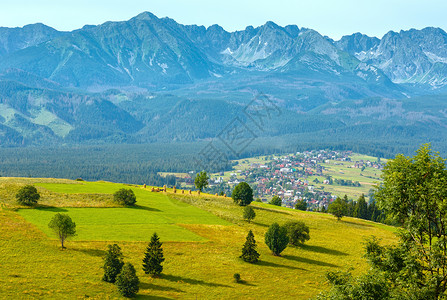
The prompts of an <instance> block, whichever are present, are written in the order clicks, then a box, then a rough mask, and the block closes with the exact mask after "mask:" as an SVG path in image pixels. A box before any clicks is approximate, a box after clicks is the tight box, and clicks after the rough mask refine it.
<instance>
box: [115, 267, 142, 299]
mask: <svg viewBox="0 0 447 300" xmlns="http://www.w3.org/2000/svg"><path fill="white" fill-rule="evenodd" d="M115 284H116V286H117V287H118V291H119V292H120V294H121V295H122V296H124V297H127V298H132V297H135V296H136V294H137V293H138V291H139V290H140V279H138V276H137V272H136V271H135V268H134V266H133V265H132V264H131V263H126V264H125V265H124V266H123V269H122V270H121V272H120V273H119V274H118V276H117V277H116V282H115Z"/></svg>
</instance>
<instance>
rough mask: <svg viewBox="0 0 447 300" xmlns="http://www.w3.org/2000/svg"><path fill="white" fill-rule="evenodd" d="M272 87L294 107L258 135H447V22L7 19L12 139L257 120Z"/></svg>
mask: <svg viewBox="0 0 447 300" xmlns="http://www.w3.org/2000/svg"><path fill="white" fill-rule="evenodd" d="M260 92H262V93H264V94H265V95H267V96H268V97H269V99H271V100H272V101H273V102H274V103H275V105H277V107H278V108H279V109H280V110H281V111H282V115H281V117H279V118H278V119H275V120H272V121H271V122H270V123H269V124H266V125H265V128H262V130H261V131H260V132H257V133H256V134H257V135H259V136H260V137H265V138H270V137H282V136H286V135H287V136H290V135H294V136H299V137H300V138H302V139H303V141H307V140H312V141H315V138H317V137H318V138H322V139H324V138H326V139H333V138H338V137H339V138H340V139H342V140H343V139H345V140H350V139H353V138H356V137H358V138H364V139H380V138H383V139H385V138H386V139H387V140H388V139H391V140H392V139H393V138H404V137H410V138H413V137H414V136H416V135H417V134H421V133H423V132H425V131H426V130H428V132H430V134H432V135H433V136H431V137H433V138H436V140H437V141H440V140H443V137H444V134H443V132H444V131H445V130H444V129H445V128H446V127H447V114H446V113H445V108H444V107H443V103H444V102H443V99H444V98H443V97H444V96H443V95H442V94H443V93H446V94H447V34H446V33H445V32H444V31H443V30H442V29H439V28H425V29H422V30H414V29H412V30H408V31H401V32H399V33H397V32H392V31H390V32H389V33H387V34H386V35H385V36H384V37H383V38H381V39H378V38H375V37H368V36H366V35H364V34H361V33H355V34H352V35H349V36H344V37H342V38H341V39H340V40H339V41H333V40H332V39H330V38H328V37H325V36H322V35H321V34H320V33H318V32H317V31H315V30H312V29H307V28H299V27H298V26H296V25H288V26H285V27H282V26H279V25H277V24H275V23H273V22H267V23H266V24H264V25H262V26H259V27H256V28H255V27H252V26H248V27H247V28H246V29H244V30H240V31H235V32H227V31H225V30H224V29H223V28H222V27H220V26H219V25H213V26H209V27H208V28H206V27H204V26H197V25H182V24H179V23H177V22H176V21H174V20H172V19H169V18H158V17H156V16H155V15H153V14H151V13H148V12H145V13H142V14H140V15H138V16H136V17H134V18H132V19H130V20H128V21H122V22H106V23H104V24H101V25H98V26H91V25H89V26H84V27H83V28H81V29H78V30H74V31H71V32H59V31H57V30H55V29H53V28H50V27H48V26H45V25H43V24H33V25H27V26H25V27H23V28H0V145H1V146H22V145H24V146H26V145H61V144H75V143H88V144H97V143H99V144H101V143H148V142H158V141H163V142H171V141H197V140H211V139H213V138H215V137H216V136H217V135H218V134H219V133H220V131H221V130H222V129H223V128H225V126H226V125H227V123H228V122H229V121H230V120H231V119H232V118H234V117H236V116H237V117H239V118H240V119H241V120H245V119H244V118H246V116H244V115H243V114H241V112H242V111H243V109H244V107H245V106H246V105H247V103H249V102H250V101H251V100H252V99H253V98H254V97H256V95H258V94H259V93H260ZM433 95H439V97H440V98H437V100H436V101H432V102H430V101H431V100H430V101H429V100H426V99H432V98H431V97H434V96H433ZM393 99H394V100H393ZM414 99H416V100H414ZM424 101H428V102H424ZM429 102H430V103H429ZM351 106H352V107H351ZM430 134H428V135H429V136H430ZM445 137H446V138H447V135H446V136H445ZM446 149H447V147H446Z"/></svg>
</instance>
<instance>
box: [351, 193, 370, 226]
mask: <svg viewBox="0 0 447 300" xmlns="http://www.w3.org/2000/svg"><path fill="white" fill-rule="evenodd" d="M354 217H356V218H360V219H365V220H366V219H368V204H367V203H366V200H365V195H363V194H362V195H361V196H360V197H359V199H358V200H357V203H356V204H355V209H354Z"/></svg>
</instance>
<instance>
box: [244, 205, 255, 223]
mask: <svg viewBox="0 0 447 300" xmlns="http://www.w3.org/2000/svg"><path fill="white" fill-rule="evenodd" d="M255 217H256V213H255V210H254V209H253V208H252V207H251V206H245V207H244V212H243V218H244V220H246V221H248V223H250V221H251V220H253V219H254V218H255Z"/></svg>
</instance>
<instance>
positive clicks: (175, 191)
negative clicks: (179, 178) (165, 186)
mask: <svg viewBox="0 0 447 300" xmlns="http://www.w3.org/2000/svg"><path fill="white" fill-rule="evenodd" d="M172 191H173V192H174V193H177V188H176V187H175V185H174V187H173V188H172Z"/></svg>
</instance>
